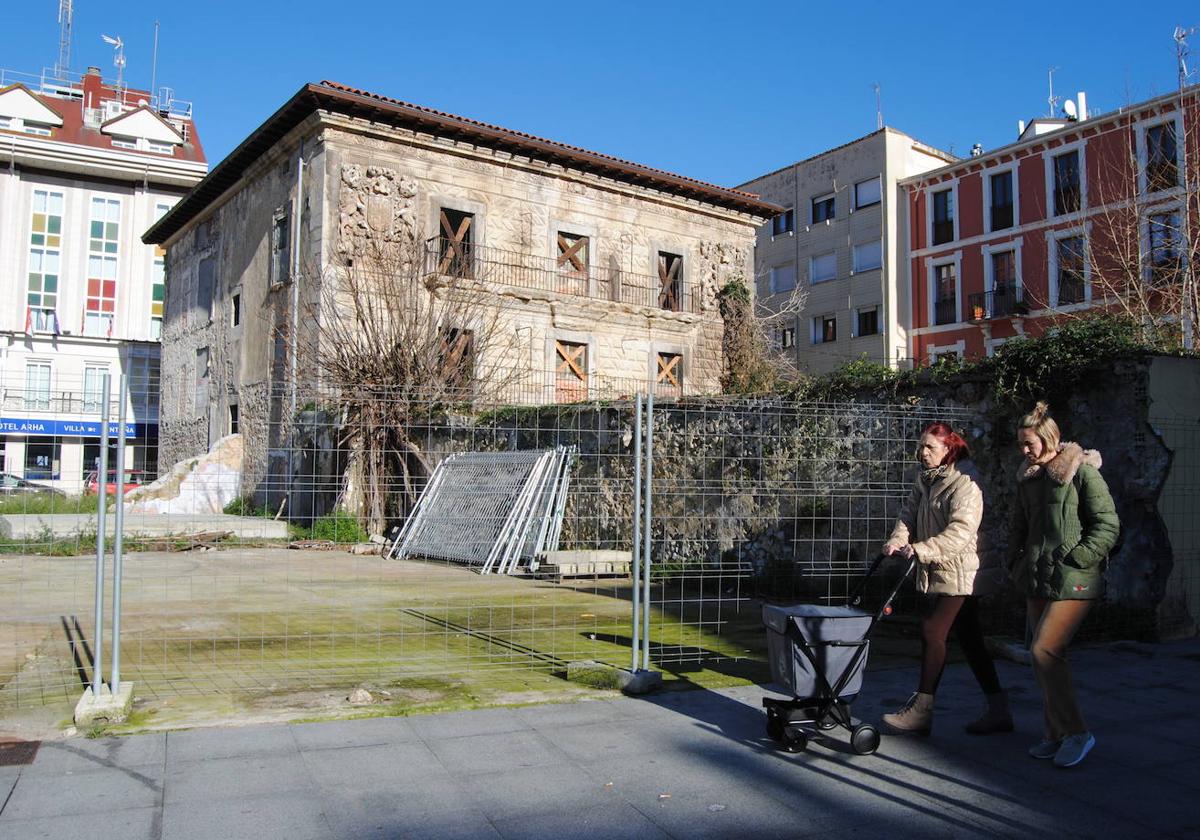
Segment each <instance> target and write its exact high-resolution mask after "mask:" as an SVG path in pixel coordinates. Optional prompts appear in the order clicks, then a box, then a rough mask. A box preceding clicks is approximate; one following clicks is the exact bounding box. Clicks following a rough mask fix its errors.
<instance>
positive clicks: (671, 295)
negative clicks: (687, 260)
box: [658, 251, 683, 312]
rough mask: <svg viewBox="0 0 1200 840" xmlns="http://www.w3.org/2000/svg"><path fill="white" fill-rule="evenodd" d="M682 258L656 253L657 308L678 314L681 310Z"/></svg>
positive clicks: (662, 252) (675, 255)
mask: <svg viewBox="0 0 1200 840" xmlns="http://www.w3.org/2000/svg"><path fill="white" fill-rule="evenodd" d="M682 275H683V257H682V256H681V255H679V254H668V253H667V252H666V251H659V252H658V307H659V309H668V310H670V311H672V312H679V311H680V309H681V308H682V307H681V305H680V303H681V296H682V295H681V293H682V291H683V289H682V286H683V277H682Z"/></svg>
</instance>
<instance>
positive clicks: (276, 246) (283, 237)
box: [270, 207, 292, 285]
mask: <svg viewBox="0 0 1200 840" xmlns="http://www.w3.org/2000/svg"><path fill="white" fill-rule="evenodd" d="M291 215H292V214H291V211H290V207H282V208H280V209H278V210H276V211H275V213H274V215H273V216H271V267H270V271H271V277H270V280H271V284H272V285H278V284H280V283H286V282H287V281H288V278H290V277H291V264H290V259H291V248H290V247H289V246H290V242H291V224H290V222H291Z"/></svg>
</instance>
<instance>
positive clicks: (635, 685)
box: [617, 668, 662, 694]
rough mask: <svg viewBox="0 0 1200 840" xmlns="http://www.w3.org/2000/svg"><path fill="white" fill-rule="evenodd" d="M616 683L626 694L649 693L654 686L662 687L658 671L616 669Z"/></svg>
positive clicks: (660, 675)
mask: <svg viewBox="0 0 1200 840" xmlns="http://www.w3.org/2000/svg"><path fill="white" fill-rule="evenodd" d="M617 680H618V684H619V685H620V687H621V691H623V692H625V693H626V694H649V693H650V692H651V691H653V690H654V689H656V688H661V687H662V674H661V673H659V672H658V671H643V670H642V669H641V668H639V669H638V670H636V671H626V670H625V669H621V670H619V671H617Z"/></svg>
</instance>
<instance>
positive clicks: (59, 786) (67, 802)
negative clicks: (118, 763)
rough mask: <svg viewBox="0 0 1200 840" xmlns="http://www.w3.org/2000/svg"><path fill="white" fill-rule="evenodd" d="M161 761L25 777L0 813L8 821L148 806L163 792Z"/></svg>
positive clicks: (23, 776) (153, 803)
mask: <svg viewBox="0 0 1200 840" xmlns="http://www.w3.org/2000/svg"><path fill="white" fill-rule="evenodd" d="M162 772H163V767H162V765H161V764H150V765H142V766H138V767H122V768H104V769H100V770H93V771H90V772H87V773H63V774H61V775H56V774H45V775H30V776H25V775H24V774H22V776H21V777H20V778H19V779H18V780H17V782H16V785H15V786H14V787H13V789H12V793H11V794H10V796H9V797H8V804H6V805H5V806H4V810H3V812H0V825H3V824H4V823H5V822H7V821H9V820H28V819H37V818H41V817H56V816H71V815H75V814H100V813H105V812H108V811H112V810H114V809H115V808H118V807H119V808H123V809H126V808H143V807H144V808H149V807H154V806H157V805H158V804H159V799H160V797H161V794H162Z"/></svg>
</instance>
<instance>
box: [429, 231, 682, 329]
mask: <svg viewBox="0 0 1200 840" xmlns="http://www.w3.org/2000/svg"><path fill="white" fill-rule="evenodd" d="M425 273H426V274H427V275H429V274H440V275H445V276H448V277H459V278H464V279H471V280H478V281H481V282H484V283H489V284H495V285H498V286H509V287H515V288H520V289H540V290H542V291H547V292H556V293H558V294H563V295H572V296H576V297H586V298H594V299H599V300H609V301H613V302H614V303H624V304H629V305H632V306H644V307H648V308H652V309H662V310H665V311H668V312H693V313H694V312H698V311H699V305H698V303H699V301H698V297H697V296H696V295H695V294H693V293H692V289H691V284H690V283H689V282H688V280H687V278H686V277H678V276H677V277H674V278H671V279H670V280H667V281H664V280H663V279H662V278H660V277H655V276H650V275H645V274H635V273H633V272H631V271H626V270H625V269H623V268H620V267H618V266H612V265H608V266H592V265H588V266H586V267H585V268H584V269H582V270H580V269H576V268H574V266H573V265H571V264H570V263H567V264H565V265H560V264H559V262H558V260H556V259H554V258H553V257H539V256H536V255H533V254H527V253H522V252H518V251H505V250H502V249H500V248H489V247H485V246H482V245H474V244H471V243H460V242H454V241H452V240H449V239H445V238H443V237H433V238H431V239H428V240H426V242H425Z"/></svg>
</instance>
